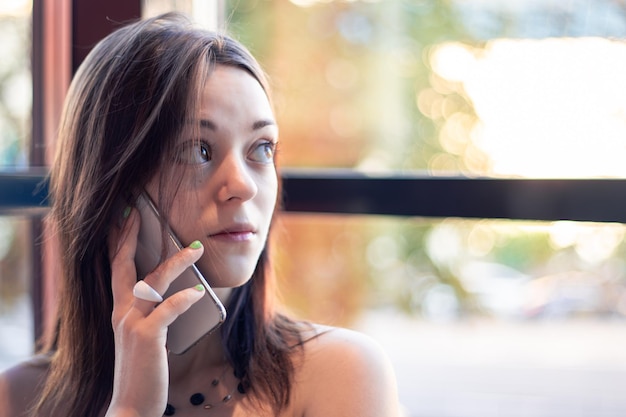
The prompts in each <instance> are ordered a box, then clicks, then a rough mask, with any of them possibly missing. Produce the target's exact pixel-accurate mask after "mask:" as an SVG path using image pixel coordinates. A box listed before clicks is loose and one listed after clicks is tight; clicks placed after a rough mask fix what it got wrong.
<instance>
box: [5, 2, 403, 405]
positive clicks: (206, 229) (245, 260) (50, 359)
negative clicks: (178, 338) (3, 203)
mask: <svg viewBox="0 0 626 417" xmlns="http://www.w3.org/2000/svg"><path fill="white" fill-rule="evenodd" d="M277 141H278V129H277V126H276V122H275V118H274V114H273V110H272V106H271V102H270V96H269V90H268V86H267V81H266V79H265V76H264V74H263V72H262V71H261V69H260V68H259V65H258V63H257V62H256V61H255V60H254V58H253V57H252V56H251V55H250V54H249V53H248V51H247V50H246V49H245V48H244V47H243V46H241V45H240V44H239V43H237V42H235V41H234V40H232V39H230V38H229V37H227V36H223V35H217V34H214V33H209V32H206V31H202V30H199V29H196V28H193V27H192V26H191V25H190V24H189V22H188V21H187V20H186V19H184V18H183V17H181V16H179V15H175V14H168V15H164V16H160V17H157V18H154V19H149V20H145V21H141V22H137V23H134V24H131V25H128V26H125V27H123V28H121V29H119V30H118V31H116V32H114V33H113V34H111V35H110V36H108V37H107V38H105V39H104V40H102V41H101V42H100V43H99V44H98V45H97V46H96V47H95V48H94V49H93V51H92V52H91V54H90V55H89V56H88V57H87V59H86V60H85V62H84V63H83V64H82V66H81V67H80V69H79V71H78V72H77V74H76V76H75V78H74V80H73V82H72V85H71V87H70V90H69V92H68V95H67V99H66V105H65V109H64V113H63V118H62V123H61V127H60V132H59V140H58V143H57V158H56V161H55V164H54V166H53V168H52V171H51V178H50V179H51V198H52V212H51V216H50V219H51V221H52V224H53V225H54V228H55V231H56V234H57V236H58V241H59V245H60V248H62V250H61V251H60V252H61V254H62V256H61V259H59V265H60V270H61V272H62V273H61V281H62V282H61V284H60V293H59V311H58V326H57V328H56V333H55V335H54V338H52V340H53V342H52V343H51V344H50V346H49V347H48V348H47V350H46V351H45V352H44V353H43V354H42V355H39V356H38V357H36V358H34V359H33V360H31V361H29V362H27V363H23V364H20V365H18V366H16V367H15V368H13V369H10V370H8V371H7V372H5V373H4V374H3V375H2V376H0V404H2V406H1V407H0V416H2V417H8V416H11V417H15V416H46V417H47V416H55V417H56V416H59V417H60V416H65V417H67V416H73V417H85V416H107V417H126V416H129V417H130V416H141V417H159V416H162V415H164V414H165V415H176V416H196V415H198V416H208V415H213V416H290V417H291V416H298V417H304V416H306V417H316V416H323V417H332V416H341V417H345V416H361V417H367V416H372V417H374V416H375V417H385V416H396V415H398V405H397V395H396V387H395V382H394V376H393V372H392V370H391V368H390V365H389V363H388V360H387V359H386V357H385V355H384V354H383V353H382V352H381V351H380V349H379V348H378V347H377V345H376V344H374V343H373V342H372V341H371V340H369V339H368V338H366V337H365V336H363V335H360V334H358V333H355V332H352V331H348V330H345V329H339V328H328V327H322V326H319V325H313V324H306V323H303V322H300V321H296V320H293V319H291V318H289V317H288V316H286V315H284V314H281V313H280V312H279V311H278V310H277V307H276V305H275V300H274V295H273V292H272V286H273V276H272V272H271V268H270V263H269V247H268V234H269V230H270V225H271V222H272V218H273V216H274V210H275V206H276V204H277V200H278V198H279V195H280V194H279V189H280V187H279V181H278V175H277V172H276V166H275V152H276V145H277ZM143 190H145V191H147V193H148V194H149V195H150V197H151V198H152V199H153V200H154V201H155V203H156V205H157V206H158V208H159V210H160V212H161V214H162V216H163V217H164V218H165V219H166V220H167V223H168V224H169V225H170V227H171V228H172V230H173V231H174V232H175V233H176V234H177V235H178V237H179V239H180V240H181V242H182V243H183V244H185V245H188V246H187V247H186V248H184V249H183V250H181V251H180V252H178V253H176V254H174V255H172V256H171V257H169V258H167V259H166V260H165V261H164V262H163V263H161V264H160V265H159V266H158V267H157V268H156V269H155V270H154V271H153V272H152V273H150V274H148V275H147V276H146V277H145V278H144V279H143V283H145V284H147V285H144V288H143V291H141V290H136V289H135V288H136V282H137V272H136V267H135V252H136V248H137V235H138V230H139V226H140V221H141V219H140V216H139V214H138V211H137V209H136V207H135V205H136V202H137V197H138V195H139V194H140V193H141V192H142V191H143ZM193 263H195V264H196V266H197V267H198V269H199V270H200V271H201V272H202V273H203V275H204V276H205V277H206V278H207V281H208V282H209V284H210V285H211V286H212V287H214V288H216V292H217V293H218V294H219V296H220V298H221V300H222V301H223V303H224V304H225V305H226V307H227V311H228V318H227V319H226V322H225V323H224V324H223V325H222V326H221V328H220V330H219V331H216V332H214V333H212V334H210V335H209V336H207V337H204V338H202V339H201V340H200V342H199V343H197V344H196V345H195V346H193V347H192V348H191V349H190V350H188V351H187V352H186V353H184V354H182V355H175V354H171V353H168V350H167V349H166V340H167V330H168V325H169V324H171V323H172V322H173V321H174V320H175V319H176V318H177V317H178V316H179V315H180V314H182V313H183V312H185V311H186V310H187V309H188V308H190V306H192V305H193V304H194V303H195V302H197V301H198V300H199V299H200V298H201V297H202V296H203V295H204V291H206V290H205V289H203V288H202V287H198V288H194V287H192V288H187V289H183V290H181V291H179V292H177V293H175V294H174V295H172V296H171V297H168V298H166V299H165V300H164V301H163V302H159V299H160V296H161V295H162V294H163V293H164V292H165V291H166V290H167V288H168V286H169V285H170V283H172V281H174V279H176V277H177V276H178V275H179V274H180V273H181V272H182V271H183V270H184V269H186V268H187V267H188V266H190V265H192V264H193ZM143 283H142V285H143ZM155 292H156V293H158V294H154V293H155ZM151 293H152V295H154V297H156V298H152V295H151Z"/></svg>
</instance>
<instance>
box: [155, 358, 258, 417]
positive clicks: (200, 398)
mask: <svg viewBox="0 0 626 417" xmlns="http://www.w3.org/2000/svg"><path fill="white" fill-rule="evenodd" d="M227 369H228V366H227V367H226V368H224V371H223V372H222V374H221V375H220V376H219V377H218V378H215V379H214V380H213V381H211V387H212V388H215V389H218V388H219V385H220V381H221V380H222V378H223V377H224V375H225V374H226V371H227ZM235 391H237V392H239V393H240V394H245V393H246V390H245V388H244V386H243V384H242V383H241V381H239V382H238V383H237V386H236V387H235V388H234V389H232V390H231V391H230V392H228V393H227V394H226V395H225V396H224V397H222V398H221V400H219V402H217V403H216V402H214V401H211V402H205V401H206V398H205V396H204V394H202V393H201V392H196V393H195V394H192V395H191V397H189V402H190V403H191V404H192V405H194V406H200V405H202V406H203V408H204V409H205V410H213V409H216V408H219V407H221V406H224V405H226V404H228V403H230V402H231V400H232V399H233V395H234V394H235ZM174 414H176V407H174V406H173V405H172V404H170V403H169V402H168V403H167V406H166V407H165V411H164V412H163V415H164V416H173V415H174Z"/></svg>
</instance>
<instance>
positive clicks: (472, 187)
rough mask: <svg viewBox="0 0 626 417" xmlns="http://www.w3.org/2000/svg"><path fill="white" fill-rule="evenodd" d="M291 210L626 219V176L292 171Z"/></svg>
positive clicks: (287, 183) (288, 178)
mask: <svg viewBox="0 0 626 417" xmlns="http://www.w3.org/2000/svg"><path fill="white" fill-rule="evenodd" d="M283 179H284V189H285V209H286V210H287V211H293V212H312V213H350V214H381V215H394V216H419V217H461V218H492V219H518V220H546V221H553V220H575V221H592V222H618V223H626V180H621V179H496V178H460V177H432V176H420V175H389V176H386V175H376V176H372V175H367V174H362V173H358V172H354V171H329V172H327V171H309V172H306V171H296V170H294V171H291V170H288V171H285V172H284V175H283Z"/></svg>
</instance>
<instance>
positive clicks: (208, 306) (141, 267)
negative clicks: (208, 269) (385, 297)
mask: <svg viewBox="0 0 626 417" xmlns="http://www.w3.org/2000/svg"><path fill="white" fill-rule="evenodd" d="M137 209H138V211H139V213H140V215H141V226H140V228H139V235H138V238H137V252H136V254H135V265H136V267H137V279H143V278H144V277H145V276H146V275H148V274H149V273H150V272H152V271H153V270H154V269H155V268H156V267H157V266H158V265H159V261H160V260H161V254H162V250H163V243H164V244H165V245H166V247H167V249H166V255H167V257H169V256H171V255H173V254H174V253H176V252H177V251H179V250H181V249H182V248H183V246H182V245H181V243H180V241H179V240H178V238H177V237H176V236H175V235H174V233H173V232H172V230H171V229H170V228H169V227H167V230H166V232H167V233H166V239H165V240H166V241H165V242H162V240H163V239H162V237H163V233H162V230H161V222H160V220H159V219H160V215H159V211H158V210H157V207H156V205H155V204H154V202H153V201H152V199H151V198H150V196H149V195H148V193H146V192H143V193H142V194H141V195H140V196H139V198H138V200H137ZM199 283H200V284H202V285H203V286H204V288H205V290H206V291H205V294H204V295H203V296H202V298H201V299H200V300H199V301H197V302H196V303H195V304H194V305H192V306H191V307H190V308H189V310H187V311H186V312H184V313H183V314H181V315H180V316H179V317H178V318H177V319H176V320H175V321H174V322H172V324H170V326H169V328H168V331H167V342H166V346H167V349H169V351H170V352H172V353H175V354H178V355H181V354H183V353H185V352H186V351H188V350H189V349H190V348H191V347H192V346H193V345H195V344H196V343H198V341H200V339H202V337H204V336H206V335H208V334H210V333H212V332H214V331H215V330H216V329H217V328H218V327H219V326H220V325H221V324H222V323H223V322H224V320H225V319H226V309H225V308H224V305H223V304H222V302H221V301H220V299H219V298H218V297H217V295H216V294H215V292H214V291H213V289H212V288H211V287H210V286H209V284H208V283H207V281H206V279H204V277H203V276H202V274H201V273H200V271H199V270H198V268H197V267H196V266H195V265H191V266H190V267H189V268H187V269H186V270H185V271H184V272H183V273H182V274H181V275H180V276H179V277H178V278H176V279H175V280H174V281H173V282H172V283H171V284H170V286H169V288H168V290H167V291H166V292H165V294H163V299H166V298H167V297H169V296H170V295H172V294H174V293H176V292H178V291H180V290H183V289H185V288H191V287H194V286H196V285H198V284H199Z"/></svg>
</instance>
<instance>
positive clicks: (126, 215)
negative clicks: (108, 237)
mask: <svg viewBox="0 0 626 417" xmlns="http://www.w3.org/2000/svg"><path fill="white" fill-rule="evenodd" d="M130 210H131V208H130V206H127V207H126V208H125V209H124V212H123V213H122V216H124V218H125V219H127V218H128V216H130Z"/></svg>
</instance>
